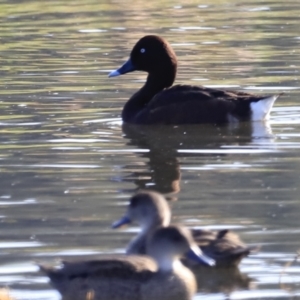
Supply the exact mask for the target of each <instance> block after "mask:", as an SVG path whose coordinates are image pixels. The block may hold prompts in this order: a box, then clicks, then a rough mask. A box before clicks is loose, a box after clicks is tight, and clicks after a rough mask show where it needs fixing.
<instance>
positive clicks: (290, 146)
mask: <svg viewBox="0 0 300 300" xmlns="http://www.w3.org/2000/svg"><path fill="white" fill-rule="evenodd" d="M100 2H101V3H99V1H94V0H87V1H68V2H66V1H60V0H57V1H50V2H44V1H34V0H32V1H2V2H1V4H0V18H1V21H2V26H1V29H0V30H1V44H0V47H1V57H0V62H1V77H0V86H1V98H0V109H1V114H0V130H1V135H0V147H1V151H0V168H1V173H0V208H1V210H0V221H1V228H0V237H1V239H0V250H1V251H0V285H1V286H8V287H9V288H10V290H11V293H12V295H13V296H14V297H15V298H17V299H21V300H25V299H30V300H32V299H37V300H46V299H47V300H50V299H51V300H54V299H59V295H58V294H57V293H56V292H55V291H54V290H52V289H51V288H50V286H49V285H48V283H47V278H46V277H45V276H43V275H42V274H40V273H38V271H37V267H36V263H37V262H43V263H49V264H53V263H57V262H58V258H59V259H73V258H76V259H78V258H94V257H97V256H99V255H100V254H101V253H111V252H116V253H119V252H123V251H124V247H125V245H126V243H127V242H128V240H129V239H130V238H131V237H132V236H133V235H134V234H135V232H136V228H135V227H130V228H127V229H123V230H119V231H113V230H112V229H110V224H111V222H112V221H113V220H115V219H116V218H118V217H119V216H120V215H121V214H122V213H123V212H124V207H125V205H126V203H127V201H128V198H129V197H130V195H132V193H133V192H134V191H136V190H137V189H139V188H145V189H155V190H157V191H160V192H163V193H165V194H167V195H168V198H169V199H170V201H171V202H172V204H171V205H172V209H173V212H174V221H177V222H183V223H185V224H186V225H188V226H195V227H203V228H211V229H223V228H231V229H233V230H235V231H237V232H238V233H239V234H240V235H241V237H242V238H243V239H244V240H245V241H246V242H247V243H248V244H250V245H261V247H262V248H261V251H260V252H259V253H257V254H255V255H253V256H251V257H249V258H247V259H245V260H243V262H242V264H241V267H240V272H237V273H233V274H228V273H226V272H225V274H224V273H222V272H220V273H218V274H217V275H216V274H213V275H209V276H212V277H209V276H208V275H207V274H205V276H204V275H203V274H201V272H199V273H198V274H197V277H198V279H199V283H200V284H199V292H198V294H197V295H196V296H195V299H204V298H205V299H228V298H230V299H295V298H297V297H299V293H300V289H299V283H300V268H299V263H298V262H297V261H295V260H294V259H295V258H296V254H297V250H298V249H299V248H300V242H299V239H298V237H299V232H300V223H299V210H300V207H299V191H298V189H299V181H300V171H299V170H300V161H299V158H298V157H299V154H298V152H299V148H300V106H299V104H298V102H299V101H298V100H299V96H300V92H299V87H300V85H299V61H300V56H299V43H300V34H299V14H300V4H299V3H298V1H285V2H284V3H283V2H282V1H278V0H277V1H264V2H263V3H262V2H261V1H255V0H254V1H242V2H241V1H236V0H231V1H222V0H220V1H213V3H209V2H205V1H203V0H199V1H193V0H188V1H184V3H181V2H176V1H175V2H174V1H163V2H162V1H151V2H150V1H148V2H147V3H145V2H144V1H136V2H134V4H133V3H131V4H130V5H128V3H127V2H124V1H100ZM146 34H160V35H162V36H164V37H165V38H167V39H168V40H169V41H170V43H171V44H172V46H173V47H174V49H175V51H176V54H177V55H178V59H179V69H178V77H177V80H176V82H177V83H187V84H204V85H206V86H212V87H222V88H229V89H230V88H232V89H238V90H246V91H249V92H256V93H262V92H265V93H279V92H284V95H282V96H281V97H280V99H279V100H278V101H277V102H276V105H275V107H274V109H273V111H272V114H271V120H270V122H269V123H267V124H261V123H257V124H241V125H238V126H223V127H220V128H215V127H213V126H210V125H202V126H175V127H166V126H165V127H161V126H153V127H139V126H123V125H122V122H121V119H120V112H121V110H122V107H123V105H124V103H125V101H126V100H127V99H128V98H129V97H130V95H132V93H134V91H136V90H137V89H138V88H140V86H141V85H142V82H143V81H144V80H145V74H143V73H139V72H136V73H132V74H128V75H125V76H122V77H118V78H110V79H109V78H108V77H107V74H108V73H109V72H110V71H111V70H113V69H116V68H117V67H119V66H120V65H121V64H122V63H123V62H124V61H125V60H126V59H127V57H128V55H129V52H130V50H131V48H132V46H133V45H134V44H135V42H136V41H137V39H139V38H140V37H142V36H143V35H146ZM211 278H213V279H212V280H210V279H211Z"/></svg>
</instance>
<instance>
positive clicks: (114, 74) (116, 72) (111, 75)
mask: <svg viewBox="0 0 300 300" xmlns="http://www.w3.org/2000/svg"><path fill="white" fill-rule="evenodd" d="M119 75H121V73H119V72H118V70H114V71H112V72H110V73H109V75H108V77H116V76H119Z"/></svg>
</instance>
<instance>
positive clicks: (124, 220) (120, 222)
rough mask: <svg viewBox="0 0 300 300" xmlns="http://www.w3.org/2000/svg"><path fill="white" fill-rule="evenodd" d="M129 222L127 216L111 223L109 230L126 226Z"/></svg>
mask: <svg viewBox="0 0 300 300" xmlns="http://www.w3.org/2000/svg"><path fill="white" fill-rule="evenodd" d="M130 222H131V220H130V219H129V218H128V217H127V216H124V217H122V218H121V219H120V220H118V221H116V222H114V223H112V225H111V228H119V227H121V226H122V225H125V224H128V223H130Z"/></svg>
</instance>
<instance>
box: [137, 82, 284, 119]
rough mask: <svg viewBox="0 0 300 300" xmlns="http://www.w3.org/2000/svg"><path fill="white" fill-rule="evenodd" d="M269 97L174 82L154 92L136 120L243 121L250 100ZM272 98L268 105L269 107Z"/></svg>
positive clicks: (248, 111) (256, 100)
mask: <svg viewBox="0 0 300 300" xmlns="http://www.w3.org/2000/svg"><path fill="white" fill-rule="evenodd" d="M270 97H271V98H272V97H273V96H270V95H254V94H249V93H245V92H238V91H230V90H228V91H225V90H220V89H212V88H206V87H203V86H189V85H176V86H173V87H171V88H169V89H165V90H163V91H161V92H160V93H158V94H156V95H155V96H154V97H153V99H152V100H151V101H150V102H149V103H148V105H147V106H146V107H145V108H144V109H143V110H142V111H141V112H140V113H139V114H138V115H137V116H136V122H137V123H145V124H153V123H163V124H176V123H177V124H193V123H195V124H196V123H197V124H199V123H216V124H220V123H228V122H229V121H231V120H234V121H245V120H250V118H251V105H250V104H251V103H256V102H258V101H260V100H264V99H269V98H270ZM275 97H276V98H277V97H278V96H275ZM276 98H275V99H274V100H273V101H271V102H272V103H271V104H270V105H268V106H270V108H271V107H272V104H273V103H274V101H275V100H276ZM272 99H273V98H272ZM263 109H264V107H263Z"/></svg>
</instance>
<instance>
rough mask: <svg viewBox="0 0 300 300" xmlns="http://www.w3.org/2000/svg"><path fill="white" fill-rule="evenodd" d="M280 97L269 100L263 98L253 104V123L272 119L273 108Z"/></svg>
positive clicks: (269, 98)
mask: <svg viewBox="0 0 300 300" xmlns="http://www.w3.org/2000/svg"><path fill="white" fill-rule="evenodd" d="M278 97H279V95H275V96H271V97H268V98H263V99H261V100H259V101H257V102H252V103H251V104H250V108H251V112H252V116H251V120H252V121H263V120H268V119H269V117H270V111H271V109H272V106H273V104H274V102H275V101H276V99H277V98H278Z"/></svg>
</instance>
